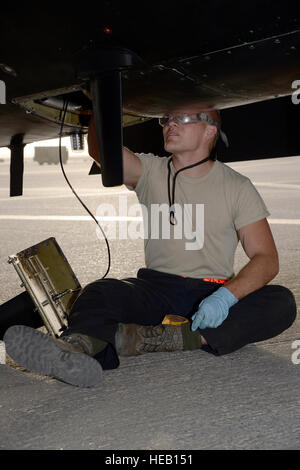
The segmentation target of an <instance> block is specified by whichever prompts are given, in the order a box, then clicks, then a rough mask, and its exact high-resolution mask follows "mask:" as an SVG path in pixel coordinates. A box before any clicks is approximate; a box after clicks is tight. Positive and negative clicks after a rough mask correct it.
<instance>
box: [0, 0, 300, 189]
mask: <svg viewBox="0 0 300 470" xmlns="http://www.w3.org/2000/svg"><path fill="white" fill-rule="evenodd" d="M297 13H298V6H297V2H290V1H286V2H274V1H273V2H271V1H266V0H264V1H252V2H250V3H247V4H245V3H244V2H240V1H237V0H233V1H230V2H229V1H224V0H211V1H210V2H209V3H207V2H195V1H191V0H187V1H185V2H184V5H182V6H181V7H179V6H178V5H177V4H174V2H171V1H169V0H165V1H164V2H156V1H153V2H147V3H146V4H145V3H143V4H141V6H140V8H137V6H136V4H135V5H131V3H130V2H121V1H112V2H103V3H102V4H101V6H100V10H99V9H97V12H96V11H95V12H94V11H93V10H92V6H90V7H89V9H85V10H80V11H79V10H78V9H77V8H74V7H72V8H70V7H66V6H61V5H60V7H59V8H58V9H55V8H54V7H53V8H52V9H51V10H50V9H49V11H43V10H42V8H36V9H34V10H32V11H31V10H28V6H27V5H23V6H22V5H20V6H18V8H17V9H16V11H15V8H14V7H12V6H11V7H10V6H4V7H2V12H1V18H0V29H1V35H2V41H1V56H0V57H1V59H0V60H1V63H0V80H2V82H3V83H4V84H5V88H6V96H5V98H6V104H1V105H0V146H9V147H10V148H11V155H12V179H11V195H18V194H21V193H22V184H21V183H22V181H21V180H22V171H23V170H22V165H23V148H24V145H25V144H27V143H29V142H33V141H37V140H44V139H49V138H55V137H57V136H58V134H59V133H60V131H61V123H62V119H63V116H64V109H65V108H64V106H65V105H66V102H68V107H67V109H66V110H65V111H66V112H65V116H64V126H63V135H72V134H75V135H80V134H84V133H86V132H87V128H88V122H89V119H90V115H91V112H93V113H94V116H95V120H96V124H97V126H96V127H97V131H98V135H97V137H98V143H99V147H100V154H101V158H102V161H101V166H102V173H103V175H102V179H103V184H104V185H106V186H113V185H118V184H122V181H123V180H122V178H123V176H122V145H123V143H124V144H125V145H127V146H129V147H130V148H132V149H133V150H134V151H144V152H146V151H153V152H154V153H158V154H160V153H162V152H163V153H164V150H163V146H162V138H161V129H160V128H159V127H158V126H157V123H156V121H155V120H153V119H152V118H156V117H158V116H161V115H162V114H164V113H165V112H167V111H168V110H169V109H172V108H174V107H177V106H180V105H182V104H198V105H199V106H206V105H207V104H209V105H210V106H214V107H216V108H217V109H221V110H222V115H223V121H224V128H225V129H224V130H225V132H226V133H227V134H228V136H229V140H230V148H229V150H226V149H223V150H222V151H221V156H222V160H223V161H232V160H235V159H240V160H242V159H252V158H265V157H267V156H270V157H274V156H285V155H295V154H297V153H299V150H300V149H299V142H298V140H299V139H297V128H298V124H299V109H300V107H299V106H297V104H298V101H299V99H298V95H297V90H298V89H300V82H299V80H300V54H299V51H300V20H299V16H297ZM149 119H151V120H149ZM135 124H140V125H139V126H136V125H135Z"/></svg>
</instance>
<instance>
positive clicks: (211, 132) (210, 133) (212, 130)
mask: <svg viewBox="0 0 300 470" xmlns="http://www.w3.org/2000/svg"><path fill="white" fill-rule="evenodd" d="M217 132H218V130H217V128H216V126H209V125H208V126H207V127H206V130H205V135H206V136H207V137H208V138H209V139H211V138H212V137H215V136H216V134H217Z"/></svg>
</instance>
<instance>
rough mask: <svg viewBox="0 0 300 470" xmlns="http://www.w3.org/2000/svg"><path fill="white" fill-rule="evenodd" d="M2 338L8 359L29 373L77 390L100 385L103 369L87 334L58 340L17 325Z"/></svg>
mask: <svg viewBox="0 0 300 470" xmlns="http://www.w3.org/2000/svg"><path fill="white" fill-rule="evenodd" d="M3 339H4V342H5V347H6V351H7V353H8V354H9V356H10V357H11V358H12V359H13V360H14V361H15V362H16V363H17V364H19V365H21V366H22V367H24V368H25V369H27V370H29V371H32V372H35V373H38V374H42V375H46V376H50V377H54V378H56V379H58V380H61V381H63V382H66V383H69V384H71V385H76V386H78V387H95V386H96V385H98V384H99V383H100V382H101V378H102V367H101V365H100V364H99V362H98V361H96V360H95V359H93V358H92V357H91V356H90V355H89V354H91V353H92V345H91V343H90V341H89V338H88V337H87V336H85V335H81V334H77V333H76V334H72V335H66V336H64V337H62V338H61V339H60V338H58V339H56V338H53V337H52V336H49V335H45V334H44V333H42V332H41V331H38V330H35V329H33V328H30V327H27V326H23V325H16V326H12V327H10V328H8V330H7V331H6V333H5V335H4V338H3Z"/></svg>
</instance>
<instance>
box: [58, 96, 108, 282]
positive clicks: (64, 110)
mask: <svg viewBox="0 0 300 470" xmlns="http://www.w3.org/2000/svg"><path fill="white" fill-rule="evenodd" d="M67 109H68V101H67V100H65V101H64V105H63V109H62V120H61V126H60V132H59V163H60V167H61V171H62V173H63V175H64V177H65V180H66V182H67V183H68V185H69V187H70V188H71V190H72V192H73V194H74V196H75V197H76V198H77V199H78V201H79V202H80V204H81V205H82V206H83V207H84V209H85V210H86V211H87V212H88V214H89V215H90V216H91V217H92V219H93V220H94V221H95V222H96V224H97V225H98V227H99V228H100V230H101V232H102V234H103V236H104V240H105V242H106V246H107V254H108V267H107V270H106V273H105V274H104V276H103V277H102V278H101V279H104V278H105V277H106V276H107V274H108V273H109V270H110V264H111V255H110V248H109V243H108V240H107V237H106V235H105V233H104V231H103V229H102V227H101V225H100V224H99V222H98V220H97V219H96V217H95V216H94V215H93V214H92V213H91V211H90V210H89V208H88V207H87V206H86V205H85V204H84V202H83V201H82V200H81V199H80V197H79V196H78V194H77V193H76V192H75V190H74V188H73V186H72V185H71V183H70V181H69V179H68V177H67V175H66V173H65V170H64V167H63V162H62V153H61V138H62V133H63V128H64V122H65V117H66V112H67Z"/></svg>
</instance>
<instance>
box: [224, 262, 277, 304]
mask: <svg viewBox="0 0 300 470" xmlns="http://www.w3.org/2000/svg"><path fill="white" fill-rule="evenodd" d="M278 271H279V265H278V259H277V258H276V257H274V256H273V255H272V256H271V255H263V254H258V255H255V256H253V258H252V259H251V260H250V261H249V262H248V263H247V264H246V265H245V266H244V267H243V268H242V269H241V271H240V272H239V273H238V274H237V275H236V276H235V277H234V278H233V279H231V280H230V281H228V282H227V283H226V284H225V285H224V287H226V288H227V289H228V290H230V292H232V294H233V295H234V296H235V297H236V298H237V299H239V300H240V299H242V298H243V297H245V296H246V295H248V294H250V293H251V292H253V291H255V290H257V289H260V288H261V287H263V286H264V285H266V284H267V283H268V282H270V281H271V280H272V279H273V278H274V277H275V276H276V275H277V274H278Z"/></svg>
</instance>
